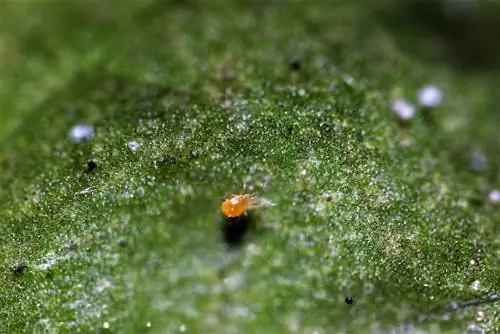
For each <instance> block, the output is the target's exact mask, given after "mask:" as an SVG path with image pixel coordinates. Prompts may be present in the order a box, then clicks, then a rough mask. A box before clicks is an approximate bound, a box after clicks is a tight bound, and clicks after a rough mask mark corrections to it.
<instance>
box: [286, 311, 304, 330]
mask: <svg viewBox="0 0 500 334" xmlns="http://www.w3.org/2000/svg"><path fill="white" fill-rule="evenodd" d="M285 322H286V324H287V326H288V331H289V332H290V333H297V332H298V331H299V328H300V322H299V317H298V315H297V314H290V315H289V316H288V317H287V318H286V320H285Z"/></svg>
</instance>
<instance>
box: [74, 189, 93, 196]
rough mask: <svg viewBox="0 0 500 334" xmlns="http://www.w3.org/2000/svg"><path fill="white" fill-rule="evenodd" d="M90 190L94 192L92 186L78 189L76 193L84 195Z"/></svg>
mask: <svg viewBox="0 0 500 334" xmlns="http://www.w3.org/2000/svg"><path fill="white" fill-rule="evenodd" d="M90 192H92V187H87V188H85V189H83V190H80V191H77V192H76V193H75V194H76V195H84V194H88V193H90Z"/></svg>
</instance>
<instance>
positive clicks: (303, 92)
mask: <svg viewBox="0 0 500 334" xmlns="http://www.w3.org/2000/svg"><path fill="white" fill-rule="evenodd" d="M304 95H306V91H305V89H303V88H301V89H299V96H304Z"/></svg>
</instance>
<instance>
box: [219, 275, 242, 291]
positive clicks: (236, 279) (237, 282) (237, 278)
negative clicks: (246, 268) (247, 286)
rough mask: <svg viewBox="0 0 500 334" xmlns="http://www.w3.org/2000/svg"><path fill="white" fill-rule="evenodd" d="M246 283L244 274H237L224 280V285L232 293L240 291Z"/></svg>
mask: <svg viewBox="0 0 500 334" xmlns="http://www.w3.org/2000/svg"><path fill="white" fill-rule="evenodd" d="M244 282H245V278H244V277H243V275H242V274H240V273H236V274H233V275H231V276H229V277H227V278H226V279H225V280H224V284H225V285H226V287H227V288H228V289H229V290H230V291H234V290H236V289H238V288H239V287H240V286H241V285H242V284H243V283H244Z"/></svg>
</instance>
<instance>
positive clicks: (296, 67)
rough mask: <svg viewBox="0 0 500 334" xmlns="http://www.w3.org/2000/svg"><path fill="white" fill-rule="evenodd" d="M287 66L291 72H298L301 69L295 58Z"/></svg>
mask: <svg viewBox="0 0 500 334" xmlns="http://www.w3.org/2000/svg"><path fill="white" fill-rule="evenodd" d="M288 66H289V67H290V69H291V70H293V71H298V70H300V68H301V67H302V64H301V63H300V60H298V59H296V58H295V59H292V60H290V61H289V62H288Z"/></svg>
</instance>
